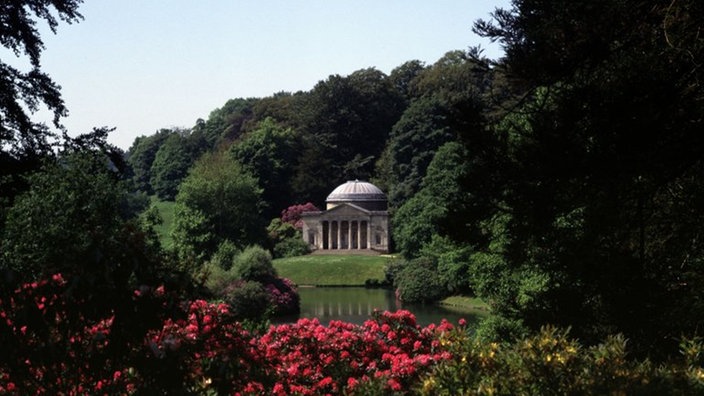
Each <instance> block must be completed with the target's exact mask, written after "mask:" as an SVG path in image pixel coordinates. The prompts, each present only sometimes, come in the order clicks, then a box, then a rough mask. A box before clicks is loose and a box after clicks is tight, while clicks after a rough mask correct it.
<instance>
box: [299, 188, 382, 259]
mask: <svg viewBox="0 0 704 396" xmlns="http://www.w3.org/2000/svg"><path fill="white" fill-rule="evenodd" d="M325 203H326V210H324V211H318V212H303V214H302V215H301V219H302V220H303V239H304V240H305V241H306V242H308V244H309V245H310V247H311V249H313V250H374V251H378V252H384V253H387V252H388V251H389V212H388V201H387V199H386V195H385V194H384V193H383V192H382V191H381V190H380V189H379V187H377V186H375V185H373V184H371V183H368V182H363V181H359V180H354V181H348V182H347V183H344V184H342V185H340V186H338V187H337V188H335V189H334V190H333V191H332V192H331V193H330V195H328V197H327V199H326V200H325Z"/></svg>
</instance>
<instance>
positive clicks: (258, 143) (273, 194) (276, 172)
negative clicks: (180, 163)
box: [230, 118, 297, 219]
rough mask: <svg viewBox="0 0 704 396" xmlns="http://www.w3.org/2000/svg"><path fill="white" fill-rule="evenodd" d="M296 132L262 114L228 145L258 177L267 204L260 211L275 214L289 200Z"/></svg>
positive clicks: (234, 155)
mask: <svg viewBox="0 0 704 396" xmlns="http://www.w3.org/2000/svg"><path fill="white" fill-rule="evenodd" d="M296 148H297V141H296V136H295V135H294V133H293V131H292V130H291V129H290V128H287V129H284V128H281V127H280V126H278V125H277V124H276V123H275V122H274V120H273V119H272V118H266V119H264V121H262V122H260V123H259V126H258V127H257V128H256V129H255V130H253V131H252V132H250V133H248V134H247V135H246V136H245V137H244V139H243V140H242V141H240V142H238V143H236V144H233V145H232V146H231V148H230V153H231V154H232V155H233V157H234V158H235V160H237V161H238V162H239V163H240V164H242V166H243V167H244V168H245V170H247V171H248V172H249V173H250V174H252V175H253V176H254V177H256V178H257V179H258V180H259V184H260V186H261V187H262V189H263V193H262V198H263V200H264V202H266V204H267V207H266V208H263V209H264V210H263V215H264V217H265V218H267V219H270V218H274V217H278V216H279V214H280V213H281V211H282V210H284V209H285V208H286V207H288V206H289V205H290V204H291V201H292V199H293V197H292V196H291V187H290V186H291V184H290V183H291V177H292V176H293V169H294V166H295V164H296V152H297V150H296Z"/></svg>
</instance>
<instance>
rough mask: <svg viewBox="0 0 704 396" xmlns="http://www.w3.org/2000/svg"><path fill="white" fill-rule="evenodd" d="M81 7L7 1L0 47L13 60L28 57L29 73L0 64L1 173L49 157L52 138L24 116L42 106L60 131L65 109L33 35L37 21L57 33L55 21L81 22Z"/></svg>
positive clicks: (41, 0)
mask: <svg viewBox="0 0 704 396" xmlns="http://www.w3.org/2000/svg"><path fill="white" fill-rule="evenodd" d="M81 3H82V1H81V0H66V1H61V2H57V1H48V0H27V1H16V2H8V3H5V4H3V6H2V15H3V18H2V24H1V25H0V43H2V45H3V47H5V48H7V49H9V50H11V51H12V52H14V54H15V56H17V57H19V56H21V55H26V56H27V57H28V58H29V63H30V65H31V70H30V71H28V72H22V71H20V70H18V69H16V68H14V67H12V66H10V65H8V64H7V63H5V62H1V61H0V87H2V89H1V91H2V92H3V100H2V101H1V102H0V164H2V166H0V169H3V170H4V171H7V170H10V169H11V168H10V169H8V167H10V166H12V168H14V167H15V166H18V163H17V162H16V161H18V160H19V161H24V160H28V159H30V158H32V157H34V156H41V155H42V154H48V153H50V142H49V141H48V139H49V138H50V137H51V133H50V132H49V130H48V128H47V127H46V126H45V125H41V124H36V123H34V122H32V121H31V119H30V115H28V114H27V112H30V113H35V112H36V111H38V110H39V108H40V106H46V108H47V109H48V110H49V111H50V112H51V113H52V114H53V117H54V119H53V122H54V125H55V126H57V127H58V126H60V124H59V121H60V118H61V117H64V116H65V115H66V114H67V110H66V108H65V107H64V103H63V100H62V98H61V94H60V92H59V89H60V87H59V86H58V85H57V84H56V83H54V82H53V81H52V80H51V78H50V77H49V76H48V75H47V74H46V73H44V72H42V71H41V68H40V63H41V62H40V60H41V59H40V58H41V52H42V50H43V49H44V43H43V42H42V39H41V37H40V36H39V31H38V30H37V26H36V25H37V20H43V21H44V22H46V23H47V24H48V25H49V29H50V30H51V31H52V32H53V33H56V29H57V27H58V25H59V20H61V21H64V22H66V23H73V22H78V21H79V20H81V19H82V18H83V17H82V16H81V14H79V13H78V7H79V5H80V4H81ZM10 173H12V172H11V171H10ZM2 174H7V173H5V172H2V173H0V175H2Z"/></svg>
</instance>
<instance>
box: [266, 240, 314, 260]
mask: <svg viewBox="0 0 704 396" xmlns="http://www.w3.org/2000/svg"><path fill="white" fill-rule="evenodd" d="M308 253H310V246H308V243H306V241H304V240H303V238H302V237H301V236H300V235H296V237H293V238H286V239H284V240H283V241H281V242H279V243H277V244H276V245H274V257H276V258H284V257H298V256H303V255H306V254H308Z"/></svg>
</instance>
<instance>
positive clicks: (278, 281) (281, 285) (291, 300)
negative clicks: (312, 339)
mask: <svg viewBox="0 0 704 396" xmlns="http://www.w3.org/2000/svg"><path fill="white" fill-rule="evenodd" d="M264 288H265V289H266V291H267V293H268V294H269V300H270V301H271V304H272V309H273V313H274V314H275V315H289V314H297V313H299V312H300V311H301V299H300V296H299V295H298V291H297V290H296V286H295V285H294V284H293V282H291V281H290V280H289V279H286V278H274V279H272V281H271V282H270V283H267V284H266V285H264Z"/></svg>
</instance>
